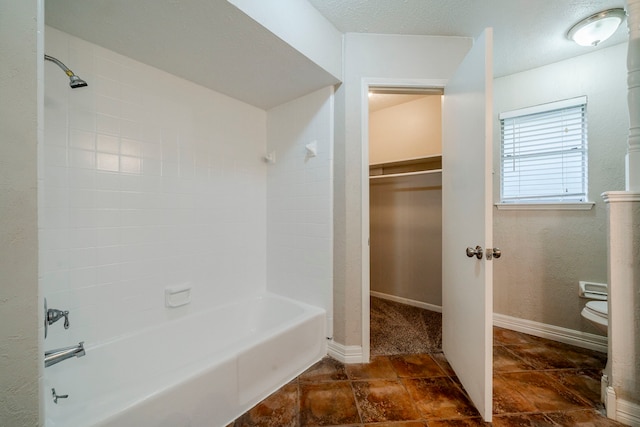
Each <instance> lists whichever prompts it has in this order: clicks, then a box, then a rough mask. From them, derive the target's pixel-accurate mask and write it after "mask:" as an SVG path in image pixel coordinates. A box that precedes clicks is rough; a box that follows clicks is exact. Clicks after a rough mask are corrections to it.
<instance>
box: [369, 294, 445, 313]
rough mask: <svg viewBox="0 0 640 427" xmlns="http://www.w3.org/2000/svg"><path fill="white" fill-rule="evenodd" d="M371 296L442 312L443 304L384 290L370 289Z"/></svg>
mask: <svg viewBox="0 0 640 427" xmlns="http://www.w3.org/2000/svg"><path fill="white" fill-rule="evenodd" d="M369 293H370V294H371V296H373V297H377V298H382V299H386V300H389V301H395V302H399V303H402V304H406V305H410V306H413V307H418V308H424V309H425V310H430V311H435V312H436V313H442V306H439V305H435V304H429V303H428V302H422V301H416V300H413V299H409V298H403V297H398V296H395V295H389V294H384V293H382V292H376V291H370V292H369Z"/></svg>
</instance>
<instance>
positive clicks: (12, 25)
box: [0, 0, 42, 426]
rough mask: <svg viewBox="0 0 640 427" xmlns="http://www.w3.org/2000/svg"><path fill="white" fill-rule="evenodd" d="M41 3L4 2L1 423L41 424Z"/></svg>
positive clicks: (0, 19)
mask: <svg viewBox="0 0 640 427" xmlns="http://www.w3.org/2000/svg"><path fill="white" fill-rule="evenodd" d="M38 3H39V2H37V1H19V2H16V1H11V0H2V1H0V10H2V13H0V57H1V58H2V61H0V93H2V97H1V100H0V242H2V244H1V245H0V277H1V278H2V279H1V283H0V424H2V425H3V426H36V425H38V424H39V416H40V410H39V403H38V399H39V395H38V378H39V371H40V370H41V369H42V368H41V365H40V363H42V362H41V360H42V359H41V356H40V351H39V346H38V342H39V339H38V332H39V328H38V325H39V324H40V319H41V314H40V309H39V307H40V305H39V304H38V303H37V301H38V270H37V263H38V240H37V208H36V200H37V197H36V147H37V138H38V107H37V106H38V104H37V100H38V92H37V90H38V86H37V85H36V82H37V77H38V75H37V69H38V58H37V54H38V52H40V50H39V48H38V37H37V30H38V26H39V25H40V26H41V25H42V22H41V20H40V19H39V18H40V17H39V13H38V6H37V5H38Z"/></svg>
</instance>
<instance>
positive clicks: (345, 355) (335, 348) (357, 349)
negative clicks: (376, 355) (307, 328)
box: [327, 340, 364, 363]
mask: <svg viewBox="0 0 640 427" xmlns="http://www.w3.org/2000/svg"><path fill="white" fill-rule="evenodd" d="M327 354H328V355H329V356H331V357H333V358H334V359H336V360H338V361H340V362H342V363H362V361H363V360H364V359H363V354H362V346H359V345H343V344H340V343H338V342H335V341H333V340H330V341H329V342H328V345H327Z"/></svg>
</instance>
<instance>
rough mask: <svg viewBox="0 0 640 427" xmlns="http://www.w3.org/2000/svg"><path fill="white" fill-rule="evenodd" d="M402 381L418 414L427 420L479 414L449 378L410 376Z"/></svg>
mask: <svg viewBox="0 0 640 427" xmlns="http://www.w3.org/2000/svg"><path fill="white" fill-rule="evenodd" d="M403 381H404V384H405V386H406V388H407V390H408V391H409V394H410V395H411V398H412V399H413V401H414V403H415V405H416V408H417V409H418V411H419V412H420V415H422V417H423V418H425V419H427V420H432V419H451V418H465V417H474V416H478V415H479V414H478V411H477V410H476V409H475V407H474V406H473V404H472V403H471V402H470V401H469V399H468V398H467V396H466V395H465V394H464V393H463V392H462V391H461V390H460V388H458V386H457V385H456V384H455V383H454V382H453V381H452V380H451V379H450V378H447V377H434V378H412V379H405V380H403Z"/></svg>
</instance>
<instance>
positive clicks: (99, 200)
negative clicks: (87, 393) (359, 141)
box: [38, 27, 331, 348]
mask: <svg viewBox="0 0 640 427" xmlns="http://www.w3.org/2000/svg"><path fill="white" fill-rule="evenodd" d="M45 40H46V42H45V52H46V53H47V54H48V55H51V56H54V57H56V58H58V59H59V60H61V61H62V62H64V63H65V64H66V65H67V66H69V67H70V68H71V69H72V70H74V72H76V73H77V74H78V75H79V76H80V77H82V78H83V79H84V80H86V81H87V82H88V84H89V86H88V87H86V88H79V89H70V88H69V85H68V78H67V77H66V76H65V75H64V73H63V72H62V71H61V70H60V69H59V68H58V67H57V66H56V65H55V64H53V63H51V62H48V61H45V64H44V66H45V69H44V75H45V100H44V101H45V112H44V114H45V125H44V135H45V137H44V144H43V145H42V146H40V147H39V181H38V193H39V201H38V203H39V240H40V241H39V247H40V289H41V294H42V296H43V297H46V298H47V300H48V305H49V307H53V308H59V309H63V310H69V311H70V323H71V328H70V329H69V330H66V331H65V330H64V329H63V328H62V325H61V324H55V325H53V326H51V327H50V328H49V337H48V339H47V342H46V347H47V348H54V347H56V346H58V345H60V346H62V345H70V344H73V343H77V342H79V341H83V340H86V341H87V342H89V341H90V342H101V341H104V340H108V339H111V338H113V337H116V336H119V335H122V334H125V333H128V332H130V331H133V330H136V329H140V328H144V327H146V326H149V325H152V324H157V323H159V322H163V321H168V320H171V319H172V318H174V317H176V316H180V315H183V314H186V313H189V312H192V311H195V310H198V309H200V308H202V307H203V306H204V305H208V306H215V305H216V304H223V303H225V302H228V301H231V300H233V299H234V298H235V297H236V296H240V295H246V294H250V293H255V292H260V291H263V290H265V289H266V287H267V253H268V250H267V228H268V227H267V216H268V215H267V209H268V203H267V197H268V191H267V181H268V170H267V168H268V167H271V166H275V165H267V163H266V162H265V161H264V156H265V154H266V153H267V148H268V147H267V145H268V144H267V128H268V116H269V115H268V113H267V112H266V111H264V110H261V109H258V108H255V107H253V106H250V105H248V104H245V103H242V102H240V101H237V100H234V99H232V98H229V97H227V96H225V95H222V94H220V93H217V92H213V91H211V90H208V89H206V88H203V87H201V86H198V85H196V84H193V83H190V82H188V81H186V80H183V79H180V78H178V77H176V76H173V75H170V74H167V73H165V72H162V71H159V70H157V69H155V68H152V67H150V66H147V65H144V64H142V63H140V62H137V61H134V60H132V59H129V58H127V57H124V56H121V55H119V54H116V53H114V52H112V51H109V50H107V49H104V48H102V47H99V46H96V45H94V44H92V43H89V42H86V41H83V40H80V39H78V38H75V37H73V36H70V35H68V34H66V33H63V32H60V31H58V30H56V29H53V28H50V27H47V28H46V33H45ZM325 98H327V97H326V96H325ZM329 98H330V97H329ZM286 119H287V117H286V114H285V115H284V116H281V117H279V119H278V120H280V121H281V122H286ZM275 136H276V137H278V136H279V135H278V133H277V132H276V134H275ZM279 142H280V144H283V143H286V139H284V140H283V138H280V139H279ZM299 143H301V142H299ZM328 143H329V141H324V140H321V141H319V145H320V150H319V151H320V152H321V153H324V154H323V155H324V156H325V157H324V158H323V159H322V163H321V166H320V167H319V168H317V167H316V168H315V169H314V167H315V165H316V164H314V163H310V162H308V161H306V162H304V163H302V160H301V161H300V163H302V166H301V167H300V168H298V169H297V170H292V171H288V172H287V169H286V167H285V166H286V162H285V163H283V162H280V163H279V164H278V167H282V168H284V172H283V173H282V174H280V175H281V176H283V177H284V179H288V180H293V182H304V177H305V176H306V175H309V176H311V177H313V179H314V180H315V185H314V186H313V187H312V188H313V189H314V190H313V193H312V194H308V195H307V196H308V198H307V199H305V200H302V201H298V203H297V204H296V205H295V206H293V207H291V206H292V204H291V199H292V198H293V199H295V197H293V196H292V195H291V194H287V193H286V189H285V191H284V193H285V194H282V193H283V191H280V193H278V194H279V196H280V197H279V198H276V199H275V201H276V203H277V202H278V201H282V203H283V204H284V205H283V206H273V207H272V208H271V209H272V210H273V211H274V212H284V213H289V214H290V215H293V216H297V217H299V216H300V214H301V213H302V214H304V215H305V218H307V217H311V218H312V219H311V220H308V221H309V222H311V223H312V224H311V226H309V227H304V226H301V225H300V224H299V223H300V222H301V221H300V220H299V218H298V223H296V222H295V218H294V220H293V222H292V223H291V224H293V225H292V226H290V227H288V229H285V230H283V233H281V234H278V232H277V230H275V231H274V236H273V240H274V242H275V243H276V244H277V245H278V247H281V248H286V247H294V248H295V250H296V252H298V253H305V252H306V253H311V254H313V255H314V258H313V260H311V262H310V263H308V266H315V269H314V270H313V273H314V274H315V276H314V277H315V278H317V279H316V283H315V285H314V286H320V285H321V284H322V283H330V282H327V281H329V280H330V279H331V276H330V272H331V262H330V253H331V252H330V251H331V248H330V245H329V244H327V243H326V242H330V240H329V238H330V235H331V234H330V233H331V229H330V224H331V219H330V218H331V216H330V209H331V205H330V203H324V201H325V200H327V201H330V191H331V190H330V189H331V185H330V157H329V155H330V150H329V149H327V148H326V147H325V145H324V144H328ZM298 148H299V149H298V152H300V149H301V150H302V153H303V157H304V146H301V147H298ZM284 158H286V156H284ZM307 160H309V159H307ZM296 174H297V175H296ZM305 174H306V175H305ZM269 179H271V178H269ZM277 183H278V181H277V176H276V184H277ZM292 191H293V190H292ZM294 196H295V195H294ZM310 196H313V197H310ZM287 203H288V205H287ZM288 207H290V208H289V209H288ZM294 208H295V209H294ZM305 220H306V219H305ZM280 228H281V229H282V228H283V227H280ZM295 230H303V231H304V232H301V234H302V235H301V236H300V235H296V234H295ZM292 233H293V234H292ZM309 233H311V234H309ZM288 240H291V241H297V242H298V244H297V246H296V245H288ZM318 242H320V246H318ZM301 245H302V246H301ZM304 245H306V246H307V248H308V249H309V251H305V250H304ZM318 251H319V252H318ZM270 256H271V257H274V256H275V255H270ZM277 261H278V262H279V263H280V264H282V265H285V266H286V263H285V262H284V260H283V258H282V257H280V258H278V259H277ZM300 265H301V264H300V263H298V264H297V267H296V268H298V270H299V269H300V268H301V267H300ZM283 268H286V267H283ZM273 274H274V277H277V276H285V274H283V272H282V271H273ZM318 282H322V283H318ZM185 283H187V284H189V285H191V286H192V290H191V299H192V303H191V304H189V305H187V306H184V307H180V308H176V309H172V310H167V309H166V308H165V302H164V289H165V287H166V286H173V285H181V284H185ZM327 289H328V286H327ZM276 291H278V289H276ZM284 291H286V289H284ZM314 293H315V294H318V295H319V297H318V298H320V299H323V298H324V299H325V300H327V295H326V292H323V291H317V290H314V289H312V290H311V292H310V294H314ZM292 296H293V297H295V295H292ZM307 302H310V303H314V302H315V301H307ZM60 323H61V322H60Z"/></svg>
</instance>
